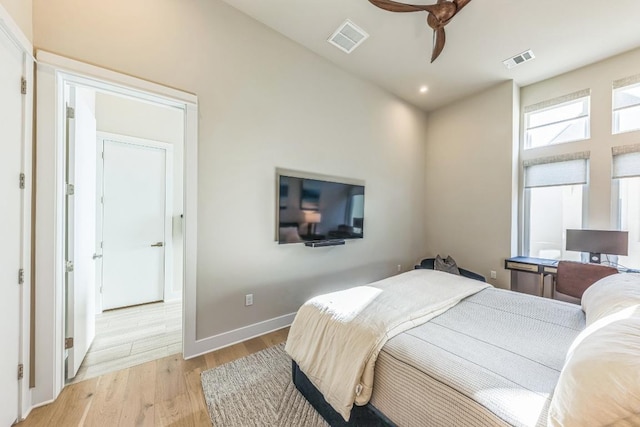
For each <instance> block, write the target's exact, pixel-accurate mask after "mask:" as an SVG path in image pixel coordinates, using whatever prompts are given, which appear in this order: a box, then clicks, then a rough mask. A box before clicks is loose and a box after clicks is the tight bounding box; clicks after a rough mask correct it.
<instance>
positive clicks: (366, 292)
mask: <svg viewBox="0 0 640 427" xmlns="http://www.w3.org/2000/svg"><path fill="white" fill-rule="evenodd" d="M489 286H490V285H488V284H487V283H484V282H479V281H477V280H471V279H467V278H464V277H461V276H456V275H453V274H449V273H443V272H439V271H434V270H413V271H410V272H408V273H404V274H399V275H397V276H393V277H390V278H388V279H384V280H381V281H379V282H375V283H371V284H369V285H367V286H358V287H355V288H351V289H346V290H344V291H339V292H333V293H330V294H325V295H320V296H318V297H315V298H313V299H311V300H309V301H307V302H306V303H305V304H304V305H303V306H302V307H301V308H300V310H299V311H298V313H297V315H296V318H295V319H294V321H293V324H292V325H291V330H290V331H289V337H288V339H287V344H286V347H285V350H286V351H287V353H289V355H290V356H291V358H292V359H293V360H295V361H296V362H297V363H298V365H299V366H300V368H301V369H302V371H303V372H304V373H305V374H306V375H307V377H309V379H310V380H311V382H312V383H313V384H314V385H315V387H316V388H317V389H318V390H319V391H320V392H321V393H322V394H323V396H324V398H325V400H326V401H327V402H328V403H329V404H330V405H331V406H332V407H333V408H334V409H335V410H336V411H337V412H338V413H340V414H341V415H342V416H343V418H344V419H345V420H347V421H348V420H349V416H350V413H351V408H352V407H353V404H354V402H355V403H356V404H357V405H364V404H366V403H367V402H368V401H369V398H370V397H371V391H372V387H373V368H374V364H375V361H376V358H377V357H378V353H379V352H380V349H381V348H382V346H383V345H384V344H385V343H386V342H387V340H389V339H390V338H393V337H394V336H396V335H398V334H399V333H401V332H404V331H406V330H408V329H411V328H413V327H415V326H418V325H421V324H423V323H425V322H427V321H429V320H430V319H432V318H434V317H435V316H437V315H439V314H441V313H443V312H445V311H446V310H448V309H449V308H451V307H453V306H454V305H456V304H457V303H458V302H459V301H460V300H462V299H463V298H466V297H468V296H470V295H473V294H475V293H476V292H479V291H481V290H482V289H485V288H487V287H489Z"/></svg>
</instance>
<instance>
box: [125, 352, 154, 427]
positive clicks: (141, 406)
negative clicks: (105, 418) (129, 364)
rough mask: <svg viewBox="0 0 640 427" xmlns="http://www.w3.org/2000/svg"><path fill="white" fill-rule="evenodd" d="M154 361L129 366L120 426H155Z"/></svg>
mask: <svg viewBox="0 0 640 427" xmlns="http://www.w3.org/2000/svg"><path fill="white" fill-rule="evenodd" d="M156 375H157V367H156V361H153V362H147V363H143V364H142V365H138V366H134V367H133V368H129V378H128V380H127V388H126V391H125V397H124V399H125V402H126V403H127V404H126V405H125V406H123V408H122V413H121V414H120V422H119V423H118V425H121V426H136V427H138V426H145V427H146V426H149V427H153V426H155V408H154V406H155V399H156V395H155V390H156V387H155V386H156Z"/></svg>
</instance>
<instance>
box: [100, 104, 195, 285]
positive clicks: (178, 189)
mask: <svg viewBox="0 0 640 427" xmlns="http://www.w3.org/2000/svg"><path fill="white" fill-rule="evenodd" d="M96 120H97V125H98V131H100V132H110V133H115V134H118V135H125V136H133V137H136V138H143V139H149V140H152V141H160V142H167V143H169V144H172V145H173V233H172V238H173V281H172V290H173V292H172V293H173V295H179V294H180V293H181V292H182V282H183V279H182V273H183V268H182V258H183V253H182V242H183V235H182V219H181V215H182V214H183V212H184V209H183V203H182V202H183V198H182V193H183V191H182V190H183V179H182V177H183V150H184V118H183V112H182V111H181V110H178V109H176V108H170V107H163V106H159V105H155V104H150V103H147V102H142V101H138V100H133V99H129V98H124V97H121V96H115V95H109V94H106V93H103V92H97V93H96ZM165 297H167V296H165Z"/></svg>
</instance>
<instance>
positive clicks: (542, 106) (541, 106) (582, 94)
mask: <svg viewBox="0 0 640 427" xmlns="http://www.w3.org/2000/svg"><path fill="white" fill-rule="evenodd" d="M590 95H591V89H583V90H579V91H577V92H573V93H569V94H567V95H563V96H559V97H557V98H553V99H548V100H546V101H542V102H538V103H537V104H533V105H527V106H526V107H524V113H525V114H527V113H533V112H534V111H540V110H546V109H547V108H551V107H555V106H556V105H560V104H564V103H567V102H571V101H575V100H578V99H580V98H586V97H588V96H590Z"/></svg>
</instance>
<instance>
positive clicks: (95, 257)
mask: <svg viewBox="0 0 640 427" xmlns="http://www.w3.org/2000/svg"><path fill="white" fill-rule="evenodd" d="M98 258H102V255H98V254H93V259H98Z"/></svg>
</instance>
